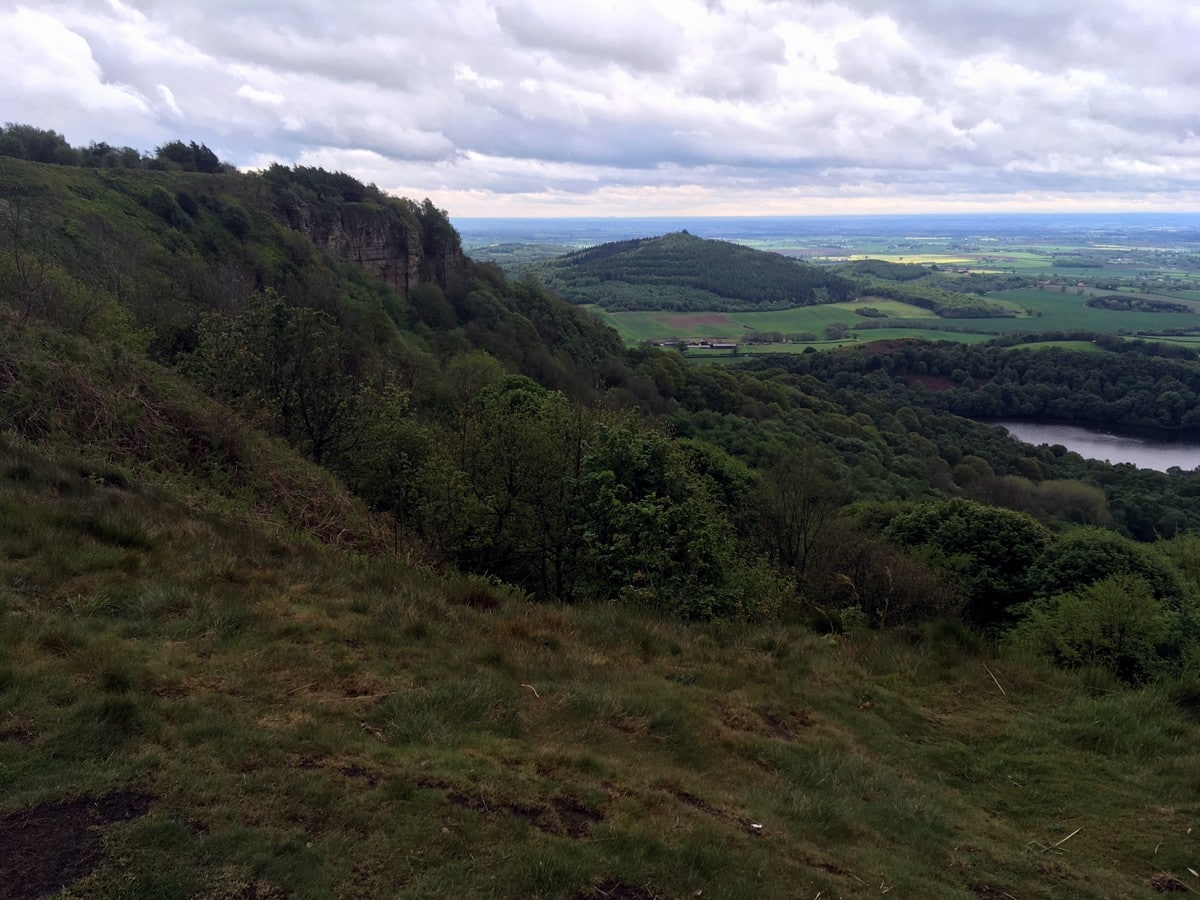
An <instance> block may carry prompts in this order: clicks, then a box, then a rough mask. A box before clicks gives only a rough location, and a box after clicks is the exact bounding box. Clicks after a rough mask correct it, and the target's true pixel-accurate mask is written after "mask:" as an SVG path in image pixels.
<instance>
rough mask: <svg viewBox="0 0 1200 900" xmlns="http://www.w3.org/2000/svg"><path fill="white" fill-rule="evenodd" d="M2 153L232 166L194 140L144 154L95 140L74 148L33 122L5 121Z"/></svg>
mask: <svg viewBox="0 0 1200 900" xmlns="http://www.w3.org/2000/svg"><path fill="white" fill-rule="evenodd" d="M0 156H11V157H13V158H15V159H23V160H27V161H28V162H37V163H50V164H52V165H59V166H79V167H81V168H89V169H155V170H176V171H183V172H207V173H216V172H228V171H232V169H233V167H232V166H230V165H229V164H227V163H223V162H221V160H220V159H218V158H217V154H216V153H214V152H213V151H212V150H210V149H209V148H208V147H207V146H205V145H204V144H197V143H196V142H195V141H190V142H187V143H185V142H183V141H178V140H176V141H168V142H167V143H165V144H163V145H162V146H160V147H158V148H157V149H156V150H155V151H154V153H152V154H150V153H142V152H141V151H139V150H136V149H134V148H133V147H114V146H112V145H111V144H108V143H105V142H103V141H101V142H99V143H97V142H95V141H93V142H92V143H90V144H88V145H87V146H86V147H72V146H71V145H70V144H69V143H67V139H66V138H65V137H63V136H62V135H61V134H59V133H58V132H57V131H52V130H49V129H45V128H37V127H35V126H33V125H22V124H14V123H12V122H7V123H5V124H4V125H3V126H2V127H0Z"/></svg>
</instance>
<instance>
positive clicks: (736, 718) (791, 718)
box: [718, 703, 815, 741]
mask: <svg viewBox="0 0 1200 900" xmlns="http://www.w3.org/2000/svg"><path fill="white" fill-rule="evenodd" d="M718 711H719V714H720V716H721V722H722V724H724V725H725V727H726V728H729V729H731V730H733V731H743V732H747V733H749V734H760V735H763V736H765V737H773V738H778V739H780V740H784V741H793V740H795V739H796V736H797V735H798V734H799V732H800V731H801V730H803V729H805V728H811V727H812V726H813V725H814V724H815V721H814V719H813V717H812V713H810V712H809V711H808V710H805V709H793V710H789V711H787V712H786V713H778V712H775V711H771V710H765V711H764V710H751V709H747V708H746V707H742V706H735V705H733V704H730V703H721V704H720V705H719V707H718Z"/></svg>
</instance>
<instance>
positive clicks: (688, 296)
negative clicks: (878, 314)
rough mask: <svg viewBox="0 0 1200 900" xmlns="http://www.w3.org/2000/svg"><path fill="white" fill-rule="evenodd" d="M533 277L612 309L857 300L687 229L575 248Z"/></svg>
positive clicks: (770, 256)
mask: <svg viewBox="0 0 1200 900" xmlns="http://www.w3.org/2000/svg"><path fill="white" fill-rule="evenodd" d="M535 271H536V272H537V274H538V276H539V277H540V278H542V279H543V280H544V281H545V282H546V284H547V285H549V286H550V287H552V288H554V289H555V290H556V291H558V292H559V293H560V294H561V295H562V296H563V297H564V298H565V299H566V300H568V301H569V302H571V303H577V304H584V303H591V304H596V305H597V306H601V307H603V308H604V309H607V310H610V311H621V310H645V309H663V310H675V311H692V310H721V311H727V312H729V311H745V310H768V309H788V308H790V307H794V306H811V305H813V304H816V303H833V302H837V301H841V300H851V299H853V298H854V296H855V293H854V287H853V285H852V284H851V283H850V282H848V281H847V280H845V279H843V278H840V277H838V276H835V275H833V274H831V273H830V272H828V271H826V270H823V269H819V268H816V267H814V266H809V265H806V264H804V263H800V262H796V261H795V260H791V259H788V258H787V257H784V256H780V255H779V254H777V253H767V252H763V251H761V250H754V249H751V248H749V247H743V246H741V245H739V244H733V243H730V242H728V241H713V240H705V239H703V238H698V237H696V236H695V235H691V234H689V233H688V232H686V231H681V232H678V233H675V234H667V235H663V236H661V237H655V238H643V239H640V240H632V241H618V242H614V243H610V244H602V245H600V246H599V247H592V248H589V249H586V250H579V251H577V252H575V253H569V254H567V255H566V256H563V257H559V258H558V259H555V260H551V261H550V262H548V263H545V264H542V265H540V266H537V267H535Z"/></svg>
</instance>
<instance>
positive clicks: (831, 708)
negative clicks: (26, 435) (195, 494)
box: [0, 438, 1200, 898]
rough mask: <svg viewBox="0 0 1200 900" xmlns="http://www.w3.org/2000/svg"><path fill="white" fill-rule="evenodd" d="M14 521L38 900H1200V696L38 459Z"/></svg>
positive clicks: (21, 809) (25, 883)
mask: <svg viewBox="0 0 1200 900" xmlns="http://www.w3.org/2000/svg"><path fill="white" fill-rule="evenodd" d="M0 509H2V510H3V517H0V547H2V548H3V552H2V553H0V584H2V585H3V591H2V592H0V767H2V770H3V771H4V773H5V792H4V796H3V798H0V870H3V871H4V873H5V880H4V888H3V894H4V896H6V897H36V896H42V895H45V894H53V893H56V892H58V891H59V889H60V888H64V887H65V888H66V892H67V893H66V895H67V896H78V897H91V898H97V897H99V898H104V897H156V898H172V897H179V898H183V897H198V896H199V897H229V898H232V897H248V896H253V897H284V896H290V897H297V898H309V897H312V898H327V897H348V896H361V897H379V896H396V897H413V898H416V897H513V898H517V897H520V898H527V897H543V898H552V897H560V898H602V897H612V896H624V897H636V898H655V897H664V898H665V897H683V896H696V895H698V894H700V893H701V892H702V896H705V897H723V898H738V897H746V898H750V897H755V898H761V897H768V898H791V897H796V896H802V897H813V896H817V895H818V894H820V895H822V896H828V897H868V896H878V895H879V893H880V891H881V890H884V889H886V890H887V891H888V892H889V893H891V892H894V893H895V894H896V895H897V896H922V897H931V898H971V897H1001V896H1005V895H1010V896H1019V897H1046V898H1051V897H1062V896H1067V895H1070V896H1075V897H1102V896H1113V895H1121V896H1127V897H1151V896H1155V895H1156V892H1155V890H1154V889H1153V888H1152V887H1151V884H1158V885H1163V884H1173V883H1181V884H1188V885H1191V886H1192V887H1193V888H1194V887H1196V884H1195V880H1194V879H1193V878H1192V876H1191V875H1190V874H1189V871H1188V866H1192V867H1193V868H1194V867H1195V866H1194V863H1195V850H1196V847H1195V841H1194V838H1193V837H1191V835H1190V832H1191V828H1192V825H1193V824H1194V820H1195V816H1196V813H1197V810H1196V807H1195V804H1194V802H1193V800H1192V798H1193V797H1194V796H1195V790H1196V788H1197V785H1196V775H1195V773H1196V771H1197V770H1198V764H1200V759H1198V758H1197V753H1196V747H1197V746H1198V744H1197V739H1198V738H1200V727H1198V726H1197V724H1196V721H1195V719H1194V713H1192V714H1191V715H1192V716H1193V718H1190V719H1189V718H1188V714H1187V713H1186V712H1184V711H1182V710H1184V709H1187V708H1194V703H1195V694H1194V692H1193V693H1191V694H1187V693H1179V692H1176V693H1175V694H1171V693H1170V692H1169V691H1167V690H1166V689H1163V690H1151V691H1146V692H1143V693H1114V692H1112V690H1111V685H1109V684H1108V683H1106V682H1103V681H1101V682H1096V681H1095V680H1094V679H1095V675H1094V674H1093V675H1090V676H1082V677H1077V676H1073V675H1065V674H1062V673H1056V672H1053V671H1050V670H1047V669H1043V668H1039V667H1036V666H1031V665H1030V664H1029V663H1028V662H1024V661H1021V660H1018V659H1015V658H985V659H984V664H983V665H981V663H980V658H979V657H978V656H977V655H976V653H975V651H974V650H972V648H971V639H970V638H969V637H967V636H965V635H964V634H963V633H962V632H961V631H954V630H953V629H950V630H946V629H943V630H942V631H930V632H927V633H926V634H925V636H924V638H923V639H919V638H917V637H916V636H913V635H910V636H907V637H905V636H900V635H896V636H894V637H889V636H886V635H872V634H867V633H863V634H860V635H857V636H848V637H843V638H840V639H836V640H834V639H830V638H823V637H820V636H817V635H814V634H812V633H811V632H808V631H806V630H805V629H801V628H797V627H794V626H781V625H769V626H759V627H746V626H733V625H719V626H706V627H695V626H688V625H685V624H682V623H679V622H672V621H669V620H666V619H663V618H660V617H658V616H655V615H652V614H647V613H645V612H639V611H636V610H629V609H621V608H619V607H615V606H613V605H611V604H603V605H598V606H592V605H580V606H572V607H555V606H546V605H534V604H530V603H528V602H527V601H525V600H524V599H522V598H521V597H520V596H518V595H515V594H513V593H511V592H508V591H506V590H504V589H501V588H497V587H496V586H494V585H491V584H489V583H487V582H486V581H483V580H477V579H467V578H462V577H459V576H454V575H445V574H442V575H438V574H434V573H432V572H429V571H427V570H423V569H421V568H420V567H411V566H409V565H406V564H405V565H401V564H397V563H396V562H395V561H394V559H393V558H390V557H382V558H378V559H375V560H371V559H369V558H367V557H364V556H362V555H358V554H351V553H348V552H346V551H341V550H337V549H334V548H322V547H321V546H319V545H314V544H312V543H309V542H305V541H303V540H299V541H298V540H296V539H295V538H293V539H287V538H286V537H281V536H280V534H279V533H278V532H277V531H274V530H264V529H263V527H262V525H261V524H260V522H259V521H258V520H257V519H256V518H255V517H254V516H252V515H247V514H246V513H247V512H248V509H247V508H246V507H244V506H236V505H235V506H232V507H230V508H229V509H228V510H226V511H224V512H204V511H200V510H197V509H195V508H194V507H192V506H191V505H190V503H189V502H187V500H186V496H185V495H184V494H180V493H177V492H176V490H175V489H174V488H173V487H171V486H170V485H164V484H162V483H161V482H158V483H154V484H151V483H148V482H147V481H145V480H143V479H142V478H140V477H138V476H137V475H136V474H132V473H131V472H129V471H128V470H124V469H121V468H118V467H114V466H112V465H111V464H96V463H90V462H87V461H86V460H83V459H81V458H79V457H75V456H71V455H67V454H63V453H58V452H49V453H48V452H47V451H46V449H45V448H44V447H36V448H35V447H33V446H30V445H28V444H26V443H23V442H20V441H14V440H13V439H11V438H4V439H3V440H2V441H0ZM993 679H994V680H993ZM1172 698H1174V700H1175V701H1176V702H1177V703H1178V704H1180V705H1178V706H1177V705H1175V703H1173V699H1172ZM1189 704H1191V707H1189ZM1155 879H1157V881H1156V880H1155ZM1171 879H1174V881H1172V880H1171Z"/></svg>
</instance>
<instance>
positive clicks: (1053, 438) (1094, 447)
mask: <svg viewBox="0 0 1200 900" xmlns="http://www.w3.org/2000/svg"><path fill="white" fill-rule="evenodd" d="M990 424H993V425H1000V426H1002V427H1003V428H1005V429H1007V431H1008V433H1009V434H1011V435H1012V436H1013V437H1015V438H1016V439H1017V440H1019V441H1023V442H1024V443H1026V444H1033V445H1034V446H1038V445H1040V444H1062V445H1063V446H1064V447H1066V448H1067V449H1068V450H1074V451H1075V452H1076V453H1078V454H1079V455H1080V456H1083V457H1086V458H1088V459H1103V460H1106V461H1107V462H1110V463H1133V464H1134V465H1135V466H1137V467H1138V468H1141V469H1156V470H1158V471H1159V472H1165V471H1167V469H1169V468H1171V467H1172V466H1178V467H1179V468H1181V469H1183V470H1184V471H1191V470H1192V469H1194V468H1196V467H1197V466H1200V441H1197V440H1195V439H1194V438H1192V439H1188V438H1177V437H1176V436H1174V435H1171V434H1170V433H1165V432H1164V433H1162V434H1161V435H1156V436H1149V435H1147V434H1142V433H1138V434H1133V433H1128V432H1122V433H1116V432H1110V431H1104V430H1101V429H1098V428H1088V427H1085V426H1083V425H1064V424H1059V423H1046V422H1020V421H1011V420H1003V421H995V422H991V423H990Z"/></svg>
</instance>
